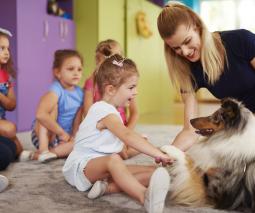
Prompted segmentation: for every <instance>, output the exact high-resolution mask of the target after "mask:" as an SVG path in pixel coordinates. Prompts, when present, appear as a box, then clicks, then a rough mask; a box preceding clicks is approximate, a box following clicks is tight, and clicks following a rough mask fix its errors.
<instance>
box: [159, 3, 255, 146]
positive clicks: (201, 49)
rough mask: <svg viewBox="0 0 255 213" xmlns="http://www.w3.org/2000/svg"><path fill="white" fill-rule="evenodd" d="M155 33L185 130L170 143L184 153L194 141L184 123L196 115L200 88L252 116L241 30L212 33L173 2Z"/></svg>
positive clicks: (252, 77)
mask: <svg viewBox="0 0 255 213" xmlns="http://www.w3.org/2000/svg"><path fill="white" fill-rule="evenodd" d="M158 30H159V33H160V35H161V37H162V39H163V40H164V42H165V57H166V62H167V65H168V70H169V73H170V77H171V80H172V82H173V84H174V85H175V86H176V87H177V88H179V89H180V91H181V95H182V99H183V102H184V127H183V129H182V131H181V132H180V133H179V134H178V135H177V137H176V138H175V140H174V142H173V144H174V145H176V146H177V147H179V148H180V149H182V150H187V149H188V148H189V147H190V146H192V144H193V143H194V142H195V141H196V140H197V137H198V136H197V135H196V134H195V131H194V129H193V128H192V127H191V125H190V122H189V121H190V119H192V118H194V117H196V116H197V115H198V113H197V106H198V103H197V100H196V97H195V93H196V92H197V91H198V90H199V89H200V88H207V89H208V90H209V91H210V92H211V93H212V94H213V95H214V96H215V97H217V98H219V99H222V98H224V97H233V98H236V99H238V100H239V101H242V102H243V103H244V104H245V105H246V107H248V108H249V109H250V110H251V111H252V112H255V35H254V34H253V33H251V32H249V31H247V30H243V29H239V30H231V31H223V32H213V33H211V32H209V31H208V29H207V27H206V26H205V24H204V23H203V21H202V20H201V18H200V17H199V16H198V15H197V14H196V13H195V12H193V11H192V10H191V9H190V8H188V7H186V6H184V5H182V4H180V3H176V2H175V3H170V4H168V5H166V6H165V7H164V8H163V10H162V11H161V13H160V14H159V16H158ZM203 134H210V131H206V130H205V131H204V133H203Z"/></svg>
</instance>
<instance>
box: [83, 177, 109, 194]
mask: <svg viewBox="0 0 255 213" xmlns="http://www.w3.org/2000/svg"><path fill="white" fill-rule="evenodd" d="M107 187H108V183H107V182H106V181H102V180H98V181H96V182H95V183H94V185H93V186H92V188H91V189H90V191H89V193H88V198H89V199H96V198H98V197H100V196H102V195H104V193H105V192H106V189H107Z"/></svg>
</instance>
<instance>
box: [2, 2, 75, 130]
mask: <svg viewBox="0 0 255 213" xmlns="http://www.w3.org/2000/svg"><path fill="white" fill-rule="evenodd" d="M0 14H1V18H0V27H3V28H6V29H9V30H10V31H11V32H12V34H13V37H12V38H11V51H12V55H13V60H14V63H15V67H16V70H17V79H16V83H15V89H16V95H17V108H16V110H15V111H14V112H11V113H9V114H8V118H9V119H10V120H12V121H14V122H15V123H16V124H17V128H18V131H27V130H30V128H31V124H32V121H33V120H34V118H35V112H36V107H37V105H38V102H39V100H40V97H41V96H42V95H43V94H44V93H45V92H46V91H47V90H48V88H49V85H50V84H51V82H52V80H53V75H52V62H53V55H54V52H55V50H57V49H65V48H75V25H74V22H73V21H72V20H68V19H64V18H61V17H56V16H52V15H48V14H47V0H22V1H20V0H1V7H0Z"/></svg>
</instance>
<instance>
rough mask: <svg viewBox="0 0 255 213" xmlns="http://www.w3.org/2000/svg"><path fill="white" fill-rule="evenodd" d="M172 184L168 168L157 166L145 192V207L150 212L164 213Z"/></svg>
mask: <svg viewBox="0 0 255 213" xmlns="http://www.w3.org/2000/svg"><path fill="white" fill-rule="evenodd" d="M169 185H170V176H169V174H168V172H167V170H166V169H164V168H162V167H160V168H157V169H156V170H155V171H154V172H153V174H152V176H151V179H150V184H149V187H148V188H147V190H146V192H145V200H144V207H145V209H146V211H147V212H149V213H162V212H163V210H164V205H165V199H166V195H167V192H168V190H169Z"/></svg>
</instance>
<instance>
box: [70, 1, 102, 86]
mask: <svg viewBox="0 0 255 213" xmlns="http://www.w3.org/2000/svg"><path fill="white" fill-rule="evenodd" d="M74 21H75V24H76V47H77V49H78V51H80V53H81V54H82V55H83V57H84V62H85V63H84V64H85V66H84V68H85V73H84V75H83V78H82V80H81V83H80V85H83V82H84V79H85V78H86V77H88V75H89V73H90V72H91V71H92V70H93V69H94V66H95V65H94V63H95V62H94V51H95V45H96V44H97V42H98V37H99V35H98V34H99V29H98V1H94V0H85V1H84V0H75V1H74Z"/></svg>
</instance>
